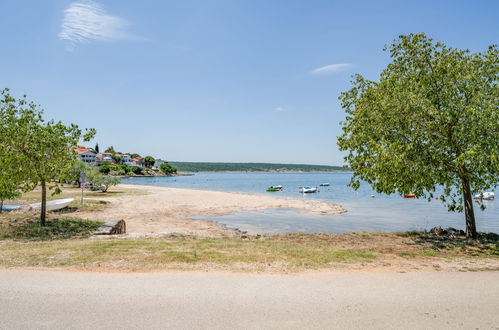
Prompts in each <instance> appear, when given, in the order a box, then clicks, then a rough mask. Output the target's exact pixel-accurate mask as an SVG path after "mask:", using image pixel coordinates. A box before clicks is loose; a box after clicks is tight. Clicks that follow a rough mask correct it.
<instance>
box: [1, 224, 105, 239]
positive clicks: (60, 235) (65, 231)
mask: <svg viewBox="0 0 499 330" xmlns="http://www.w3.org/2000/svg"><path fill="white" fill-rule="evenodd" d="M101 224H102V222H98V221H91V220H82V219H60V220H58V219H55V220H52V221H47V222H46V223H45V226H42V225H40V224H39V223H38V222H28V223H23V224H19V225H14V226H9V227H8V230H7V231H2V232H1V235H0V238H4V239H5V238H7V239H9V238H10V239H29V240H51V239H67V238H72V237H88V236H90V235H91V234H92V233H93V232H94V231H95V230H96V229H97V228H99V226H100V225H101Z"/></svg>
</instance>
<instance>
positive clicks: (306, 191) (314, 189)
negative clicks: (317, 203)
mask: <svg viewBox="0 0 499 330" xmlns="http://www.w3.org/2000/svg"><path fill="white" fill-rule="evenodd" d="M318 191H319V190H318V189H317V187H300V192H301V193H302V194H309V193H316V192H318Z"/></svg>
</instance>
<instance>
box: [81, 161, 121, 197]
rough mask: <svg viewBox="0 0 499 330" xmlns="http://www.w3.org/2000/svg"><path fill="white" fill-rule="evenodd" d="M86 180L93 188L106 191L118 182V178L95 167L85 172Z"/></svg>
mask: <svg viewBox="0 0 499 330" xmlns="http://www.w3.org/2000/svg"><path fill="white" fill-rule="evenodd" d="M87 180H88V182H89V183H90V184H92V187H93V188H94V189H95V190H97V189H98V190H101V191H102V192H106V191H107V190H108V189H109V188H110V187H112V186H116V185H117V184H119V183H120V179H119V178H116V177H112V176H110V175H104V174H102V173H101V172H100V171H99V169H98V168H97V167H94V168H92V169H90V171H88V172H87Z"/></svg>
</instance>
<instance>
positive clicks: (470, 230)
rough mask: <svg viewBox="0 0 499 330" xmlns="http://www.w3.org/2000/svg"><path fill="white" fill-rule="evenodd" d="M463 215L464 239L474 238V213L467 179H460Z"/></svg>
mask: <svg viewBox="0 0 499 330" xmlns="http://www.w3.org/2000/svg"><path fill="white" fill-rule="evenodd" d="M462 183H463V200H464V214H465V217H466V237H468V238H476V237H477V235H476V223H475V212H474V211H473V197H472V196H471V189H470V183H469V181H468V178H462Z"/></svg>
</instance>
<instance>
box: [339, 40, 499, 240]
mask: <svg viewBox="0 0 499 330" xmlns="http://www.w3.org/2000/svg"><path fill="white" fill-rule="evenodd" d="M385 50H388V51H389V52H390V56H391V57H392V59H393V60H392V62H391V63H390V64H388V66H387V67H386V69H385V70H384V71H383V72H382V73H381V75H380V79H379V81H370V80H367V79H365V78H364V77H362V76H360V75H356V76H355V77H354V80H353V81H352V83H353V85H354V86H353V87H352V88H351V89H350V90H348V91H346V92H344V93H342V94H341V96H340V99H341V101H342V107H343V108H344V109H345V112H346V113H347V116H346V120H345V121H344V122H343V123H342V124H343V134H342V135H341V136H340V137H339V139H338V145H339V146H340V150H342V151H347V152H348V154H347V156H346V157H345V161H346V162H347V164H348V165H349V166H350V167H351V168H352V170H353V171H354V175H353V177H352V181H351V184H350V185H351V186H352V187H354V188H358V187H359V185H360V181H361V180H364V181H366V182H368V183H369V184H370V185H371V186H372V187H373V188H374V189H375V190H376V191H377V192H380V193H387V194H392V193H398V194H401V195H403V194H406V193H414V194H415V195H416V196H417V197H426V198H428V199H431V198H433V197H434V196H433V194H434V192H435V190H436V189H437V187H439V186H443V187H444V192H443V194H442V195H441V196H440V200H441V201H443V202H445V203H447V205H448V207H449V210H458V211H462V210H463V200H464V201H465V202H466V203H464V206H465V211H466V220H467V231H468V230H469V229H471V231H473V230H474V229H473V228H472V227H470V226H471V225H473V226H474V215H473V208H472V201H471V191H482V190H489V189H491V188H492V187H495V186H496V185H497V181H498V169H499V167H498V166H499V165H498V164H499V162H498V160H499V159H498V157H499V143H498V140H497V138H498V132H499V111H498V104H499V102H498V101H499V99H498V97H499V94H498V91H499V90H498V86H497V77H498V73H499V71H498V63H499V61H498V50H497V47H496V46H491V47H489V48H488V50H487V51H485V52H483V53H470V52H469V51H468V50H459V49H453V48H449V47H447V46H445V45H444V44H443V43H441V42H434V41H433V40H432V39H430V38H427V37H426V36H425V35H424V34H411V35H408V36H400V38H399V39H398V40H396V41H395V42H394V43H393V44H391V45H390V46H388V47H386V48H385ZM470 186H471V190H470ZM461 194H463V195H461ZM471 222H473V223H471ZM471 234H473V233H471ZM475 236H476V232H475Z"/></svg>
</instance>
